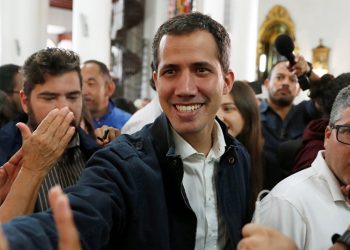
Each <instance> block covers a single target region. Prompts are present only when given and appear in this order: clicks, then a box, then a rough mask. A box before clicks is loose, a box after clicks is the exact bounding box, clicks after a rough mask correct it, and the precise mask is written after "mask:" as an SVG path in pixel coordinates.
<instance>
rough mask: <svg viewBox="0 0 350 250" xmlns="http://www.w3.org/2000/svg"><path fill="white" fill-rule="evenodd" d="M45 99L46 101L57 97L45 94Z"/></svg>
mask: <svg viewBox="0 0 350 250" xmlns="http://www.w3.org/2000/svg"><path fill="white" fill-rule="evenodd" d="M43 99H44V100H45V101H52V100H54V99H55V97H54V96H44V97H43Z"/></svg>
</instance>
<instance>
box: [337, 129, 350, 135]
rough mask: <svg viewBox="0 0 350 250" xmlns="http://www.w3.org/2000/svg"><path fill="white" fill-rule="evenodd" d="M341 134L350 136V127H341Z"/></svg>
mask: <svg viewBox="0 0 350 250" xmlns="http://www.w3.org/2000/svg"><path fill="white" fill-rule="evenodd" d="M339 132H340V133H341V134H344V135H350V127H340V129H339Z"/></svg>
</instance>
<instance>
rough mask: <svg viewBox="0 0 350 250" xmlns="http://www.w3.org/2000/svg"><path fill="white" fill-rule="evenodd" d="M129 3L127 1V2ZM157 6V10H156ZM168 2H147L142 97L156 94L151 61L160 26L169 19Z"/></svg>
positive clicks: (163, 0) (159, 0)
mask: <svg viewBox="0 0 350 250" xmlns="http://www.w3.org/2000/svg"><path fill="white" fill-rule="evenodd" d="M126 1H127V0H126ZM155 6H156V8H155ZM167 10H168V1H165V0H147V1H146V3H145V18H144V29H143V37H144V39H145V48H144V55H143V60H142V62H143V64H142V65H143V67H142V83H141V97H152V96H154V95H155V94H156V93H155V92H154V91H153V89H152V88H151V87H150V85H149V80H150V77H151V75H152V72H151V66H150V65H151V61H152V60H153V58H152V56H153V55H152V42H153V37H154V35H155V34H156V32H157V30H158V28H159V26H160V25H161V24H163V23H164V22H165V21H166V20H167V19H168V13H167Z"/></svg>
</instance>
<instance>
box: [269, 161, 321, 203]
mask: <svg viewBox="0 0 350 250" xmlns="http://www.w3.org/2000/svg"><path fill="white" fill-rule="evenodd" d="M316 175H317V172H316V171H315V170H314V168H313V167H310V168H307V169H304V170H302V171H299V172H297V173H295V174H292V175H290V176H288V177H287V178H285V179H283V180H282V181H280V182H279V183H278V184H277V185H276V186H275V187H274V188H273V189H272V190H271V193H272V194H273V195H274V196H284V197H294V196H296V197H302V196H303V194H305V190H308V191H310V188H311V187H312V186H313V185H314V179H315V176H316Z"/></svg>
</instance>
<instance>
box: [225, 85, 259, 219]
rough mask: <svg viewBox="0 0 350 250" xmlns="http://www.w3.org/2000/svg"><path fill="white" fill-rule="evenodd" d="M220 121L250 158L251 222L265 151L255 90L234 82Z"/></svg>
mask: <svg viewBox="0 0 350 250" xmlns="http://www.w3.org/2000/svg"><path fill="white" fill-rule="evenodd" d="M218 117H219V118H220V119H221V120H222V121H223V122H224V123H225V124H226V126H227V128H228V132H229V133H230V134H231V135H232V136H234V137H236V138H237V139H238V140H239V141H240V142H241V143H242V144H243V145H244V146H245V147H246V149H247V151H248V152H249V154H250V157H251V166H252V170H251V188H250V197H251V198H250V204H249V217H250V218H251V217H252V215H253V212H254V208H255V200H256V198H257V196H258V193H259V192H260V190H261V188H262V158H261V154H262V147H263V137H262V133H261V123H260V115H259V108H258V104H257V99H256V96H255V93H254V91H253V89H252V88H251V87H250V86H249V85H248V84H247V83H245V82H243V81H235V83H234V84H233V88H232V90H231V92H230V93H229V94H227V95H224V96H223V99H222V103H221V107H220V109H219V111H218Z"/></svg>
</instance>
